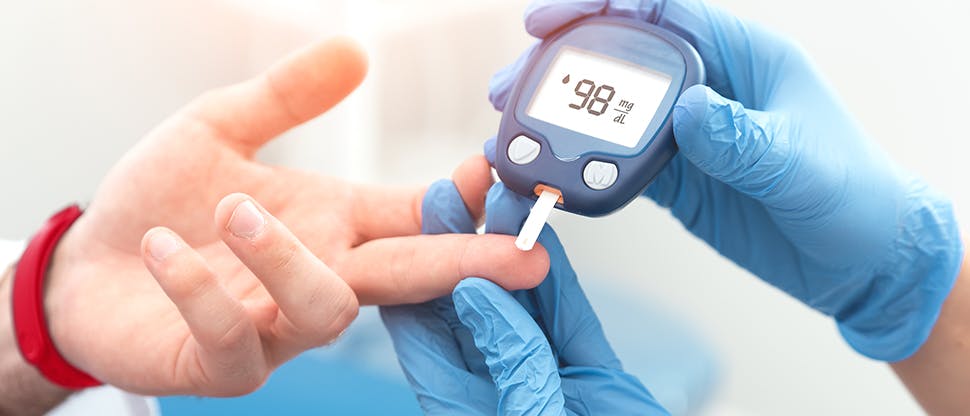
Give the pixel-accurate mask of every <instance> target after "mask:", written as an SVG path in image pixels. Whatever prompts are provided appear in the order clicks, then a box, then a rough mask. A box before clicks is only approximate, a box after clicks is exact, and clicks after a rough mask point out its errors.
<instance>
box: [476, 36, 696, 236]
mask: <svg viewBox="0 0 970 416" xmlns="http://www.w3.org/2000/svg"><path fill="white" fill-rule="evenodd" d="M703 81H704V66H703V64H702V63H701V60H700V57H699V56H697V52H696V51H694V48H693V47H691V46H690V44H688V43H687V42H686V41H684V40H683V39H681V38H679V37H677V35H675V34H673V33H671V32H669V31H667V30H665V29H662V28H660V27H657V26H654V25H650V24H647V23H645V22H642V21H639V20H635V19H628V18H620V17H593V18H586V19H580V20H578V21H576V22H574V23H572V24H570V25H569V26H568V27H566V28H563V29H562V30H560V31H558V32H556V33H555V34H550V35H549V36H548V37H546V38H545V39H544V40H543V42H542V44H541V45H540V46H539V47H538V48H537V49H536V50H535V53H534V54H532V56H531V57H530V59H529V62H528V63H527V64H526V65H525V66H524V67H523V68H522V73H521V74H520V76H519V77H518V81H517V82H516V83H515V86H514V87H513V89H512V92H511V93H510V94H509V102H508V104H507V106H506V107H505V112H504V113H503V115H502V125H501V127H500V129H499V133H498V149H499V154H498V155H496V157H495V169H496V171H497V172H498V175H499V177H501V178H502V181H504V182H505V184H506V186H508V187H509V188H510V189H512V190H514V191H516V192H518V193H519V194H521V195H525V196H528V197H538V201H537V202H536V206H535V208H533V210H532V212H531V214H530V216H529V218H528V220H527V221H526V224H525V226H524V227H523V228H522V231H521V232H520V233H519V238H518V239H517V240H516V245H517V246H518V247H519V248H521V249H523V250H529V249H531V248H532V244H534V243H535V238H536V237H538V235H539V232H540V230H541V229H542V224H544V223H545V220H546V218H547V217H548V215H549V212H550V211H551V210H552V207H553V206H554V205H557V206H559V207H560V208H562V209H564V210H566V211H569V212H574V213H577V214H583V215H588V216H601V215H606V214H608V213H610V212H613V211H615V210H617V209H619V208H620V207H622V206H623V205H626V204H627V203H629V202H630V201H632V200H633V199H635V198H636V197H637V196H638V195H640V193H642V192H643V190H644V188H646V186H647V185H648V184H649V183H650V181H652V180H653V178H654V177H655V176H656V175H657V173H658V172H660V169H661V168H663V167H664V165H666V164H667V162H668V161H670V158H671V157H673V155H674V153H676V151H677V149H676V145H675V144H674V138H673V133H672V128H671V111H672V110H673V107H674V103H675V102H676V101H677V98H678V97H679V96H680V94H681V93H682V92H683V91H684V90H686V89H687V88H688V87H690V86H692V85H695V84H698V83H701V82H703Z"/></svg>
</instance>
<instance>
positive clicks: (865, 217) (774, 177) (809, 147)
mask: <svg viewBox="0 0 970 416" xmlns="http://www.w3.org/2000/svg"><path fill="white" fill-rule="evenodd" d="M594 15H595V16H599V15H606V16H619V17H627V18H635V19H639V20H642V21H645V22H650V23H652V24H655V25H658V26H660V27H663V28H666V29H667V30H670V31H672V32H674V33H676V34H677V35H678V36H680V37H682V38H683V39H686V40H687V41H689V42H690V43H691V44H692V45H694V47H696V48H697V50H698V52H699V53H700V56H701V58H702V59H703V61H704V65H705V68H706V70H707V84H708V85H709V86H710V88H708V87H704V86H696V87H692V88H690V89H688V90H687V91H686V92H684V94H683V95H682V96H681V97H680V99H679V100H678V101H677V104H676V106H675V108H674V110H673V130H674V137H675V139H676V141H677V144H678V146H679V148H680V153H679V154H678V155H677V156H675V157H674V158H673V159H672V160H671V162H670V164H669V165H668V166H667V167H666V168H665V169H663V171H662V172H661V173H660V174H659V175H658V176H657V178H656V179H655V181H654V182H653V184H651V185H650V187H649V188H648V189H647V190H646V192H645V195H647V196H649V197H650V198H652V199H653V200H655V201H656V202H657V203H658V204H660V205H662V206H665V207H669V208H670V209H671V212H672V213H673V215H675V216H676V217H677V218H678V219H680V220H681V222H682V223H683V224H684V226H685V227H686V228H687V229H688V230H690V231H691V232H692V233H694V234H695V235H697V236H698V237H700V238H702V239H704V240H705V241H706V242H708V244H710V245H711V246H713V247H714V248H715V249H717V250H718V251H719V252H720V253H721V254H722V255H724V256H726V257H728V258H730V259H731V260H733V261H734V262H736V263H737V264H739V265H741V266H742V267H744V268H746V269H748V270H750V271H751V272H752V273H754V274H756V275H757V276H759V277H761V278H762V279H764V280H766V281H767V282H769V283H771V284H772V285H775V286H777V287H778V288H780V289H782V290H784V291H786V292H788V293H789V294H791V295H792V296H795V297H796V298H798V299H800V300H802V301H803V302H805V303H806V304H808V305H809V306H811V307H813V308H815V309H817V310H819V311H821V312H823V313H825V314H827V315H830V316H832V317H834V318H835V320H836V321H837V322H838V324H839V329H840V331H841V332H842V334H843V336H844V337H845V339H846V340H847V341H848V342H849V343H850V344H851V345H852V346H853V347H854V348H855V349H856V350H857V351H859V352H860V353H862V354H864V355H867V356H869V357H872V358H876V359H880V360H887V361H896V360H901V359H903V358H906V357H908V356H909V355H910V354H912V353H913V352H914V351H916V350H917V349H918V348H919V347H920V345H922V343H923V341H924V340H925V339H926V337H927V336H928V334H929V332H930V329H931V328H932V327H933V324H934V322H935V321H936V317H937V315H938V314H939V311H940V305H941V304H942V303H943V300H944V299H945V298H946V297H947V295H948V293H949V291H950V288H951V286H952V285H953V281H954V278H955V276H956V275H957V272H958V270H959V268H960V262H961V260H962V258H963V246H962V243H961V240H960V236H959V232H958V228H957V224H956V220H955V218H954V214H953V208H952V206H951V203H950V201H949V200H948V199H946V198H945V197H944V196H942V195H940V194H939V193H937V192H935V191H933V190H932V189H931V188H930V187H929V186H928V185H927V184H926V183H925V182H923V181H921V180H919V179H918V178H916V177H914V176H913V175H912V174H909V173H907V172H905V171H903V170H902V169H900V168H899V167H898V166H897V165H896V164H895V163H893V162H892V160H891V159H890V158H889V157H888V155H887V154H886V153H885V152H884V151H883V150H882V149H881V148H879V146H877V145H876V144H875V143H873V142H872V141H871V140H870V139H869V138H868V137H866V135H865V133H864V132H863V131H862V129H861V128H860V126H859V125H858V124H857V123H856V121H855V120H854V119H853V118H852V116H851V115H850V114H849V113H848V112H847V110H846V109H845V107H844V106H843V105H842V103H841V102H840V100H839V99H838V97H837V96H836V94H835V92H834V91H833V90H832V89H831V87H830V86H829V85H828V84H827V83H826V81H825V79H824V77H823V76H822V75H821V74H820V73H819V72H818V71H817V70H816V68H815V67H814V65H813V64H812V61H811V59H810V58H809V57H808V56H807V55H806V54H805V52H804V51H803V50H802V49H801V48H800V47H798V46H797V45H796V44H795V43H794V42H792V41H791V40H789V39H786V38H784V37H782V36H780V35H778V34H775V33H773V32H771V31H769V30H767V29H765V28H763V27H761V26H759V25H757V24H753V23H751V22H747V21H744V20H742V19H739V18H737V17H734V16H732V15H731V14H729V13H727V12H726V11H724V10H721V9H719V8H717V7H714V6H711V5H708V4H706V3H704V2H703V1H700V0H668V1H660V0H656V1H642V2H624V1H606V0H567V1H547V0H539V1H535V2H534V3H533V4H532V5H531V6H530V7H529V10H528V12H527V13H526V17H525V21H526V28H527V30H528V31H529V32H530V33H532V34H533V35H535V36H537V37H539V38H546V37H547V36H550V34H553V33H557V30H559V29H560V28H561V27H564V26H565V25H568V24H569V23H570V22H573V21H575V20H576V19H580V18H584V17H587V16H594ZM535 50H536V49H535V48H533V50H532V51H529V52H527V53H526V54H525V55H523V57H522V58H520V60H519V61H518V62H517V63H515V64H513V65H512V66H510V67H508V68H506V69H505V70H503V71H501V72H500V73H498V74H497V75H496V76H495V78H494V79H493V84H492V86H491V96H490V98H491V99H492V103H493V104H494V105H495V107H496V108H497V109H499V110H502V109H505V110H506V113H508V111H509V110H508V108H506V105H507V104H511V103H512V101H510V100H509V97H510V94H511V91H513V88H512V86H513V85H514V83H515V80H516V79H517V78H518V77H519V76H521V74H525V73H527V71H526V69H525V68H526V67H527V62H529V61H530V59H531V58H530V56H531V55H532V54H534V53H535V52H534V51H535ZM499 156H501V149H500V151H499V152H497V153H496V155H495V156H494V157H496V163H499V160H500V159H501V158H500V157H499Z"/></svg>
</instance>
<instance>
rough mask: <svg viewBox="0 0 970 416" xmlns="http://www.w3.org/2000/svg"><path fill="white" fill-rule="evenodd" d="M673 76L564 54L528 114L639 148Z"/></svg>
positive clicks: (573, 50)
mask: <svg viewBox="0 0 970 416" xmlns="http://www.w3.org/2000/svg"><path fill="white" fill-rule="evenodd" d="M671 82H672V79H671V77H670V76H669V75H666V74H663V73H660V72H657V71H652V70H650V69H647V68H644V67H641V66H637V65H634V64H631V63H629V62H626V61H622V60H619V59H615V58H610V57H606V56H602V55H598V54H595V53H593V52H589V51H584V50H580V49H576V48H571V47H563V48H562V49H560V50H559V55H558V56H556V58H555V60H554V61H553V62H552V64H550V65H549V70H548V71H546V77H545V78H544V79H543V80H542V82H540V84H539V89H538V90H537V91H536V92H535V95H534V97H533V98H532V102H531V103H530V104H529V108H528V109H527V110H526V114H527V115H528V116H529V117H532V118H536V119H539V120H542V121H545V122H547V123H551V124H555V125H557V126H560V127H562V128H565V129H569V130H572V131H575V132H578V133H582V134H585V135H587V136H592V137H595V138H597V139H600V140H605V141H608V142H610V143H615V144H618V145H621V146H626V147H630V148H633V147H636V146H637V143H638V142H639V141H640V138H641V137H643V133H644V132H645V131H646V129H647V126H648V125H649V124H650V121H651V120H653V116H654V113H656V112H657V109H658V108H660V104H661V103H662V102H663V99H664V96H665V95H666V94H667V89H668V88H669V87H670V83H671Z"/></svg>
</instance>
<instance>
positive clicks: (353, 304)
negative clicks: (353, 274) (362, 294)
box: [320, 286, 360, 345]
mask: <svg viewBox="0 0 970 416" xmlns="http://www.w3.org/2000/svg"><path fill="white" fill-rule="evenodd" d="M342 287H343V289H342V290H340V291H339V293H338V294H337V295H336V297H335V299H334V313H333V319H332V320H330V321H329V323H328V324H327V326H326V328H325V329H324V330H323V331H321V339H320V341H321V344H322V345H326V344H330V343H333V342H334V341H336V340H337V338H340V336H341V335H342V334H343V333H344V331H346V330H347V327H349V326H350V324H351V323H353V321H354V320H355V319H357V315H358V314H359V313H360V305H359V303H358V301H357V297H356V296H355V295H354V293H353V291H351V290H350V288H348V287H347V286H342Z"/></svg>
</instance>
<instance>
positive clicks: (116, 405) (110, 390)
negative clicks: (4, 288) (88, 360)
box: [0, 240, 159, 416]
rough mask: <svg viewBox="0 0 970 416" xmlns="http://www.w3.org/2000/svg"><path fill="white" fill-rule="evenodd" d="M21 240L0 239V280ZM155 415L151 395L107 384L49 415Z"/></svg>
mask: <svg viewBox="0 0 970 416" xmlns="http://www.w3.org/2000/svg"><path fill="white" fill-rule="evenodd" d="M24 247H25V244H24V242H23V241H9V240H0V279H2V278H3V277H2V276H3V275H2V273H3V272H4V271H6V270H7V267H8V266H10V265H12V264H14V263H16V262H17V260H18V259H19V258H20V255H21V254H23V252H24ZM92 414H101V415H118V416H122V415H124V416H150V415H158V414H159V412H158V403H157V402H156V401H155V399H154V398H151V397H144V396H138V395H135V394H131V393H126V392H124V391H121V390H118V389H116V388H114V387H111V386H102V387H97V388H93V389H87V390H85V391H83V392H81V393H79V394H75V395H73V396H71V398H69V399H68V400H67V401H66V402H64V403H63V404H61V405H60V406H58V407H57V408H56V409H54V410H53V411H51V412H50V413H49V415H58V416H70V415H92Z"/></svg>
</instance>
